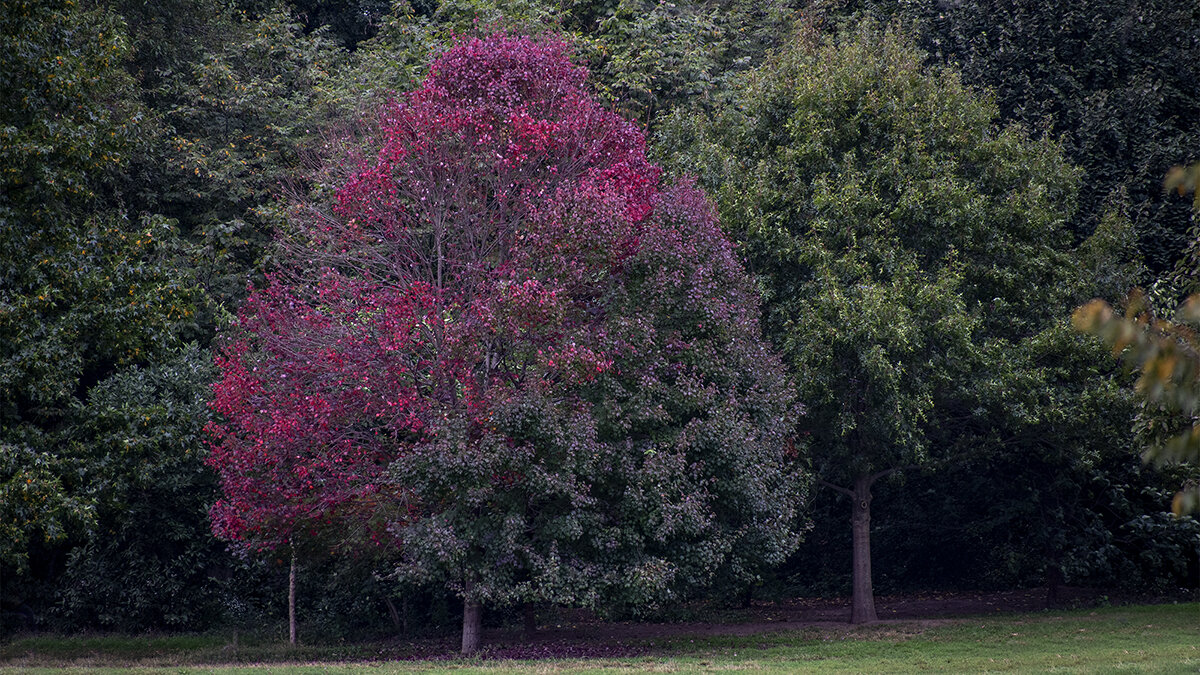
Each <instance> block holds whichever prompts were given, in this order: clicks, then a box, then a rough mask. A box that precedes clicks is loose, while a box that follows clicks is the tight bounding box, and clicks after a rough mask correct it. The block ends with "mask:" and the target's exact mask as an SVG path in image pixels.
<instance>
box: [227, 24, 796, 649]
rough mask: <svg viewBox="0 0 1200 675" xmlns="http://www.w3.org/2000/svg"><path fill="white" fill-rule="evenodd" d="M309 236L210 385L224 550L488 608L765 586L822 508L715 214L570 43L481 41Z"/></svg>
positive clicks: (302, 229)
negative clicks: (356, 571) (602, 93)
mask: <svg viewBox="0 0 1200 675" xmlns="http://www.w3.org/2000/svg"><path fill="white" fill-rule="evenodd" d="M375 147H376V150H375V152H374V153H373V154H371V155H370V159H369V160H368V161H366V162H365V163H362V164H361V165H358V164H353V165H350V166H338V165H335V166H334V167H333V168H332V170H333V171H335V172H336V171H338V170H341V171H343V172H345V173H347V174H349V177H348V178H347V179H346V180H345V181H344V182H343V183H342V184H341V188H340V189H339V190H338V192H337V196H336V206H335V208H334V211H333V213H328V214H324V215H322V214H320V213H315V212H313V211H312V210H309V211H308V212H307V213H306V214H302V215H297V217H296V218H295V222H294V223H293V226H294V228H295V231H294V233H293V235H294V236H291V237H289V238H288V240H287V244H288V249H287V253H286V254H285V256H286V258H285V259H286V265H284V266H282V267H281V268H280V269H279V270H278V271H277V272H276V273H275V274H274V275H273V276H271V277H270V278H269V280H268V282H267V283H266V284H265V285H264V286H263V287H261V288H259V289H257V290H255V291H254V292H253V293H252V294H251V296H250V298H249V300H248V302H247V304H246V306H245V307H244V308H243V310H242V312H241V314H240V315H239V321H238V330H237V331H236V332H235V334H234V335H233V336H231V338H230V339H229V340H228V341H227V343H226V345H225V348H224V350H223V352H222V355H221V357H220V359H219V361H218V364H219V366H220V369H221V371H222V379H221V381H220V382H219V383H218V384H217V386H216V396H215V401H214V406H215V408H216V410H217V411H218V412H219V413H220V414H221V415H222V416H223V418H224V421H222V422H221V423H219V424H214V425H213V426H212V432H213V433H214V434H215V438H216V441H215V443H214V447H213V452H212V459H211V463H212V465H213V466H214V467H215V468H216V469H217V470H218V472H219V473H220V474H221V480H222V485H223V488H224V493H225V498H224V499H223V500H222V501H221V502H220V503H218V504H217V505H216V506H215V507H214V510H213V520H214V527H215V529H216V530H217V531H218V532H219V533H221V534H223V535H224V536H226V537H229V538H232V539H239V540H243V541H246V542H247V543H250V544H252V545H258V546H273V545H279V544H282V543H283V542H287V541H292V540H293V539H312V540H318V541H326V542H328V541H338V542H341V543H342V544H343V545H346V546H348V547H351V548H358V549H359V550H361V549H362V548H371V547H375V548H378V549H382V550H383V551H385V553H387V552H390V554H391V555H392V558H393V560H395V561H396V562H395V565H396V574H397V576H398V577H399V578H402V579H405V580H409V581H413V582H417V583H426V584H428V583H438V584H444V585H446V586H447V587H449V588H450V589H452V590H453V591H454V592H455V593H457V594H458V595H459V596H460V597H461V598H462V599H463V603H464V612H463V643H462V648H463V652H464V653H471V652H473V651H475V650H476V649H478V647H479V643H480V626H481V620H482V618H481V617H482V609H483V606H484V605H485V604H486V605H493V606H505V605H510V604H513V603H520V602H553V603H557V604H574V605H584V606H596V605H599V604H602V603H603V604H614V603H615V604H624V605H627V606H631V607H644V606H646V605H649V604H653V603H655V602H658V601H662V600H664V599H671V598H681V597H686V596H687V595H688V594H689V593H690V592H691V591H692V590H694V589H696V588H698V587H702V586H704V585H706V584H709V583H711V582H713V581H714V580H736V581H739V582H743V583H744V582H746V581H748V580H752V579H753V578H754V577H755V575H756V574H757V573H758V571H759V570H760V569H762V567H764V566H768V565H772V564H776V563H778V562H780V561H782V559H783V558H784V557H785V556H786V555H787V554H788V553H789V552H790V551H791V550H792V549H793V548H794V546H795V544H796V541H797V537H796V535H795V534H794V533H795V531H796V529H795V525H796V524H797V523H796V521H797V511H798V506H799V505H800V504H801V503H802V502H803V500H804V498H805V495H806V487H807V483H808V479H807V474H806V473H805V472H804V470H803V469H802V468H801V465H800V464H798V463H796V462H794V461H793V460H794V459H796V458H797V455H798V453H797V452H796V449H795V444H794V442H793V441H792V431H793V425H794V420H795V415H796V412H797V406H796V405H795V403H794V400H795V399H794V394H793V393H792V391H793V390H792V388H791V387H790V386H789V385H788V383H787V380H786V378H785V376H784V374H783V367H782V364H781V362H780V360H779V359H778V357H776V356H774V355H773V354H772V352H771V351H770V349H769V348H768V347H767V346H766V344H765V343H764V342H763V341H762V339H761V337H760V336H759V332H758V331H759V327H758V320H757V302H756V299H755V296H754V293H753V288H752V286H751V284H750V283H749V279H748V278H747V277H746V275H745V273H744V271H743V270H742V268H741V266H740V264H739V263H738V262H737V259H736V256H735V255H734V253H733V249H732V246H731V245H730V243H729V242H728V241H727V240H726V238H725V237H724V235H723V234H722V233H721V231H720V228H719V227H718V226H717V223H716V220H715V216H714V213H713V211H712V208H711V206H710V205H709V204H708V202H707V200H706V199H705V197H704V195H703V193H701V192H700V191H699V190H698V189H696V188H695V187H694V186H692V185H691V184H688V183H682V184H680V185H677V186H674V187H665V186H662V185H661V184H660V181H659V169H658V167H656V166H654V165H652V164H650V163H649V162H648V161H647V160H646V157H645V154H644V139H643V137H642V134H641V132H640V131H639V130H638V129H637V128H636V127H635V126H633V125H632V124H630V123H629V122H627V121H625V120H623V119H621V118H620V117H619V116H617V115H616V114H614V113H612V112H610V111H608V110H606V109H604V108H603V107H602V106H600V105H599V104H598V103H597V102H596V101H595V100H594V99H593V98H592V97H591V95H590V94H589V93H588V91H587V88H586V83H585V71H584V70H583V69H581V68H578V67H576V66H574V65H572V64H571V63H570V62H569V60H568V59H567V57H566V46H565V45H563V44H562V43H560V42H556V41H553V40H532V39H528V38H517V37H505V36H497V37H492V38H488V39H482V40H481V39H476V40H468V41H464V42H461V43H460V44H458V45H456V46H455V47H453V48H452V49H450V50H449V51H447V52H446V53H445V54H443V55H442V56H441V57H440V58H439V59H437V60H436V61H435V62H434V64H433V65H432V67H431V69H430V75H429V77H428V78H427V79H426V81H425V83H424V85H423V86H422V87H421V88H420V89H419V90H417V91H416V92H414V93H412V94H410V95H408V96H406V97H404V99H403V100H402V101H401V102H399V103H396V104H393V105H389V106H388V107H386V108H385V109H384V110H383V111H382V113H381V117H380V120H379V128H378V138H377V145H376V146H375Z"/></svg>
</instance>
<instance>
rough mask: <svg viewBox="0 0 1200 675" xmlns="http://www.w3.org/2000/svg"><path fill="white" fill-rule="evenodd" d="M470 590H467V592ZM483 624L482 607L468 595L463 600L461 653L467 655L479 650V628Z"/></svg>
mask: <svg viewBox="0 0 1200 675" xmlns="http://www.w3.org/2000/svg"><path fill="white" fill-rule="evenodd" d="M469 592H470V591H469V590H468V593H469ZM482 626H483V607H482V606H481V605H480V604H479V601H478V600H476V599H474V598H472V597H471V596H470V595H468V596H467V597H466V599H464V600H463V625H462V653H463V656H469V655H471V654H474V653H475V652H477V651H479V637H480V629H481V628H482Z"/></svg>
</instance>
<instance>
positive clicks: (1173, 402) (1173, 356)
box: [1072, 289, 1200, 515]
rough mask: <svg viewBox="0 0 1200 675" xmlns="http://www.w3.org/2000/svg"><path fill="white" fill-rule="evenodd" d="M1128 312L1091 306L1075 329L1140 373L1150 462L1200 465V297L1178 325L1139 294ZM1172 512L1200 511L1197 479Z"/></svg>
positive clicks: (1142, 425) (1141, 430) (1183, 310)
mask: <svg viewBox="0 0 1200 675" xmlns="http://www.w3.org/2000/svg"><path fill="white" fill-rule="evenodd" d="M1124 309H1125V316H1121V315H1119V314H1117V313H1116V312H1115V311H1114V310H1113V308H1112V306H1110V305H1109V304H1108V303H1107V302H1105V301H1103V300H1093V301H1092V302H1090V303H1088V304H1086V305H1084V306H1082V307H1080V308H1079V309H1077V310H1076V311H1075V314H1074V316H1073V317H1072V318H1073V320H1074V322H1075V326H1076V328H1078V329H1079V330H1081V331H1084V332H1088V333H1092V334H1094V335H1098V336H1100V337H1101V339H1103V340H1104V342H1105V344H1107V345H1108V346H1109V347H1111V349H1112V353H1113V356H1119V357H1121V358H1123V359H1124V360H1125V361H1126V364H1127V367H1128V368H1129V369H1130V370H1137V371H1138V379H1137V382H1136V384H1135V387H1136V390H1137V392H1138V394H1139V395H1140V396H1141V397H1142V399H1143V401H1144V405H1143V407H1142V410H1141V411H1140V412H1139V414H1138V417H1137V424H1136V429H1137V431H1138V434H1139V436H1140V440H1141V441H1142V442H1143V444H1144V445H1145V447H1146V448H1147V450H1146V453H1145V458H1146V460H1147V461H1149V462H1154V463H1158V464H1180V463H1186V464H1189V465H1191V466H1192V467H1195V466H1197V465H1200V424H1198V423H1197V421H1196V419H1197V412H1198V411H1200V340H1198V338H1197V334H1196V326H1197V324H1200V295H1193V296H1191V297H1190V298H1188V300H1187V301H1186V302H1185V303H1184V304H1182V305H1181V306H1180V307H1179V309H1178V311H1177V313H1176V319H1175V320H1174V321H1172V320H1168V319H1164V318H1161V317H1159V316H1157V315H1156V313H1155V311H1154V308H1153V307H1152V306H1151V305H1150V304H1149V303H1148V302H1147V300H1146V298H1145V296H1144V295H1143V294H1142V292H1141V291H1139V290H1136V289H1135V290H1134V291H1132V292H1131V293H1130V294H1129V297H1128V299H1127V300H1126V302H1125V308H1124ZM1172 508H1173V510H1174V512H1175V513H1176V515H1179V514H1182V513H1188V512H1193V511H1200V480H1198V479H1197V477H1196V476H1195V475H1194V474H1193V475H1192V476H1191V477H1190V480H1189V481H1188V482H1187V483H1186V484H1185V485H1184V488H1183V489H1182V490H1181V491H1180V492H1179V493H1178V494H1176V496H1175V500H1174V502H1173V505H1172Z"/></svg>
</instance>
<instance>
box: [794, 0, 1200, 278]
mask: <svg viewBox="0 0 1200 675" xmlns="http://www.w3.org/2000/svg"><path fill="white" fill-rule="evenodd" d="M812 6H813V7H814V8H820V9H821V10H822V11H830V10H832V11H833V12H834V13H839V14H840V13H846V12H848V11H853V10H863V9H865V10H869V11H872V12H875V13H877V14H878V15H884V16H897V17H901V18H902V19H903V20H905V21H911V22H913V24H914V25H915V27H916V28H917V31H918V33H919V39H920V41H921V45H922V46H923V47H924V48H925V49H926V50H927V51H928V52H929V54H930V58H931V60H933V61H936V62H940V63H946V64H952V65H953V66H954V67H956V68H957V69H959V70H960V71H961V73H962V77H963V80H964V81H966V82H967V83H968V84H970V85H972V86H977V87H987V88H988V89H990V90H991V91H992V92H993V93H994V96H995V100H996V104H997V106H998V108H999V112H1000V116H1001V118H1002V119H1003V120H1005V121H1008V122H1020V123H1023V124H1025V125H1026V126H1028V127H1029V128H1030V129H1031V130H1033V131H1035V132H1036V133H1037V134H1046V135H1049V136H1053V137H1055V138H1058V139H1060V141H1061V143H1062V146H1063V150H1064V152H1065V153H1066V155H1067V157H1068V158H1069V159H1070V160H1071V161H1072V162H1073V163H1074V164H1076V165H1078V166H1080V167H1081V168H1083V170H1084V171H1085V172H1086V179H1085V181H1084V183H1083V185H1082V186H1081V191H1080V202H1079V203H1080V209H1079V211H1078V213H1076V214H1075V215H1074V216H1073V218H1072V221H1071V229H1072V230H1073V232H1074V233H1075V235H1076V237H1077V238H1078V239H1083V238H1084V237H1086V236H1087V235H1088V234H1090V233H1091V232H1092V230H1093V229H1094V228H1095V227H1096V225H1097V223H1099V222H1100V220H1101V219H1102V218H1103V216H1104V213H1105V211H1106V210H1107V208H1108V206H1109V202H1110V200H1111V198H1112V197H1113V196H1115V195H1123V196H1124V199H1126V200H1127V201H1128V206H1129V208H1128V210H1129V217H1130V219H1131V220H1132V221H1133V223H1134V227H1135V230H1136V232H1137V234H1138V238H1139V241H1140V248H1141V251H1142V255H1143V256H1144V259H1145V263H1146V264H1147V266H1148V267H1149V268H1150V271H1151V272H1153V273H1154V274H1162V273H1163V272H1165V271H1167V270H1170V269H1171V267H1172V265H1173V264H1174V262H1175V261H1176V260H1177V258H1178V256H1179V253H1180V251H1182V250H1183V248H1184V245H1185V243H1186V242H1187V241H1189V239H1188V238H1187V236H1186V235H1187V232H1188V227H1189V214H1188V204H1187V202H1186V201H1185V200H1184V199H1181V198H1179V197H1178V196H1172V195H1167V194H1164V193H1163V191H1162V190H1161V187H1160V185H1159V179H1160V177H1161V176H1162V175H1163V174H1164V173H1165V172H1166V171H1167V169H1169V168H1170V167H1171V166H1172V165H1175V164H1179V163H1180V162H1183V163H1190V162H1195V161H1196V160H1197V159H1200V144H1198V143H1197V140H1196V139H1197V138H1198V137H1200V136H1198V132H1200V116H1197V115H1196V110H1197V109H1200V88H1197V87H1196V82H1197V81H1200V42H1198V41H1197V40H1196V35H1197V34H1200V5H1197V4H1196V3H1194V2H1178V1H1177V0H1136V1H1135V0H1079V1H1077V2H1071V3H1050V2H1009V1H1007V0H962V1H956V2H945V1H943V0H916V1H915V2H904V3H895V2H879V1H878V0H852V1H850V2H831V3H824V2H822V3H812Z"/></svg>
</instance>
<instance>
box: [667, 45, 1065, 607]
mask: <svg viewBox="0 0 1200 675" xmlns="http://www.w3.org/2000/svg"><path fill="white" fill-rule="evenodd" d="M925 64H926V57H925V54H923V53H922V52H921V51H919V50H918V49H916V48H915V47H914V46H913V45H912V40H911V38H909V37H908V36H906V35H904V34H903V33H902V32H901V31H899V30H897V29H896V28H894V27H891V28H883V27H881V26H880V25H878V24H876V23H874V22H871V21H866V22H863V23H861V24H859V25H858V26H856V27H855V28H853V29H852V30H850V31H848V32H846V33H843V34H841V35H839V36H834V37H821V36H819V35H817V34H816V33H815V32H813V31H811V30H806V31H802V32H801V33H800V34H799V35H798V36H797V37H796V39H795V41H794V44H793V45H792V46H791V47H790V48H789V49H787V50H785V51H783V52H781V53H779V54H777V55H776V56H775V57H774V58H773V59H772V60H770V61H769V62H768V63H767V64H766V65H765V66H764V67H763V68H761V69H760V70H758V71H757V72H755V73H754V74H753V75H752V76H751V77H749V78H747V80H746V82H745V83H744V87H743V88H742V89H741V90H740V91H739V92H738V93H737V94H736V95H735V97H734V102H733V103H732V104H731V105H729V106H727V107H725V108H724V109H723V110H722V111H721V113H720V114H719V115H718V116H717V117H716V118H715V119H714V120H713V121H711V122H708V121H706V120H705V119H704V118H698V117H692V118H688V117H684V116H678V117H677V118H676V119H674V120H672V121H671V122H670V123H668V125H667V126H666V131H665V133H664V143H663V145H662V153H663V154H665V155H668V156H669V157H670V158H671V163H672V164H673V165H674V166H675V167H676V168H678V169H681V170H683V171H688V172H693V173H696V174H697V175H699V176H700V177H701V181H702V182H703V183H706V184H707V185H710V186H712V189H713V191H714V192H715V193H716V194H717V195H718V203H719V208H720V211H721V215H722V222H723V223H724V225H725V226H726V227H727V228H729V229H730V230H731V231H732V233H733V234H734V235H735V236H736V237H737V238H738V239H740V240H741V242H742V244H743V246H742V252H743V254H744V255H745V256H746V257H747V259H748V261H749V265H750V267H751V269H752V270H753V271H754V272H755V273H756V274H757V275H758V278H759V282H760V285H761V287H762V288H763V290H764V295H765V299H766V307H765V310H764V313H765V329H766V331H767V333H768V335H770V336H771V338H772V339H773V340H774V342H775V343H776V345H778V346H779V347H780V348H781V349H782V350H783V352H784V354H785V356H786V358H787V360H788V361H789V363H790V365H791V366H792V368H793V370H794V372H795V376H796V381H797V382H798V387H799V395H800V398H801V399H802V400H804V401H805V402H806V404H807V405H808V406H809V413H808V415H807V417H806V421H805V423H804V424H805V426H806V429H807V433H808V434H809V435H810V436H811V441H812V451H813V456H814V465H815V466H814V468H817V469H818V470H819V473H820V475H821V476H822V480H823V483H824V484H826V485H828V486H830V487H832V488H834V489H835V490H837V491H838V492H840V493H842V494H844V495H846V496H849V497H851V498H852V509H853V511H852V513H853V515H852V524H853V528H852V530H853V532H854V538H853V540H854V549H853V551H854V563H853V569H854V583H853V588H854V601H853V605H852V620H854V621H856V622H859V621H871V620H874V619H875V610H874V603H873V599H872V594H871V581H870V549H869V532H870V524H869V523H870V505H871V499H872V492H871V489H872V486H873V484H874V483H875V481H877V480H879V479H880V478H882V477H884V476H889V475H892V474H894V473H896V472H899V471H901V470H902V469H906V468H915V467H919V466H931V465H936V464H938V463H939V461H942V460H944V459H945V458H947V457H949V456H952V455H955V454H961V452H960V451H961V450H963V446H969V445H971V443H970V442H969V439H970V440H974V439H976V438H978V437H979V436H984V434H979V435H977V436H972V435H971V434H970V433H968V432H969V431H970V430H971V429H983V428H986V427H988V426H990V425H992V424H993V421H992V420H990V419H989V416H993V415H994V414H997V413H998V412H999V411H1002V410H1003V409H1004V407H1005V403H1004V400H1005V398H1006V397H1007V398H1011V391H1012V387H1014V386H1015V385H1017V384H1018V383H1019V381H1020V380H1021V378H1024V377H1027V376H1028V374H1027V373H1023V372H1021V371H1020V370H1018V369H1014V368H1009V367H1007V366H1006V363H1007V359H1008V354H1009V352H1010V351H1011V350H1013V349H1019V348H1020V344H1021V343H1022V341H1027V340H1030V339H1032V338H1033V337H1035V336H1036V335H1038V333H1039V332H1040V331H1041V330H1042V329H1043V328H1044V327H1045V326H1046V325H1047V324H1048V322H1049V321H1050V320H1051V319H1053V316H1054V315H1053V312H1054V308H1056V307H1062V306H1064V305H1065V303H1066V302H1067V300H1068V298H1069V297H1070V293H1071V288H1070V284H1069V283H1067V282H1068V281H1069V280H1070V278H1071V273H1072V272H1071V271H1072V270H1073V265H1072V264H1071V260H1070V258H1069V257H1068V244H1069V236H1068V234H1067V231H1066V230H1065V227H1064V226H1065V224H1066V222H1067V220H1068V218H1069V217H1070V215H1071V212H1072V204H1073V199H1074V195H1075V192H1076V190H1077V186H1078V180H1079V176H1078V172H1077V171H1076V170H1075V169H1073V168H1072V167H1071V166H1070V165H1069V164H1068V163H1067V162H1066V161H1065V160H1064V159H1063V156H1062V152H1061V150H1060V149H1059V148H1058V147H1057V146H1056V145H1055V144H1054V143H1052V142H1050V141H1048V140H1041V141H1037V140H1031V139H1030V138H1029V136H1028V135H1027V133H1026V132H1025V131H1024V130H1023V129H1021V128H1018V127H1004V128H1000V127H997V126H996V124H995V121H996V118H997V110H996V108H995V106H994V105H993V104H992V103H991V102H990V101H989V99H988V97H987V96H986V95H981V93H980V92H978V91H976V90H974V89H971V88H969V87H967V86H965V85H964V84H962V82H961V80H960V79H959V78H958V76H957V74H956V73H954V72H953V71H949V70H945V69H940V68H936V67H927V66H926V65H925ZM977 451H978V449H977Z"/></svg>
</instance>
